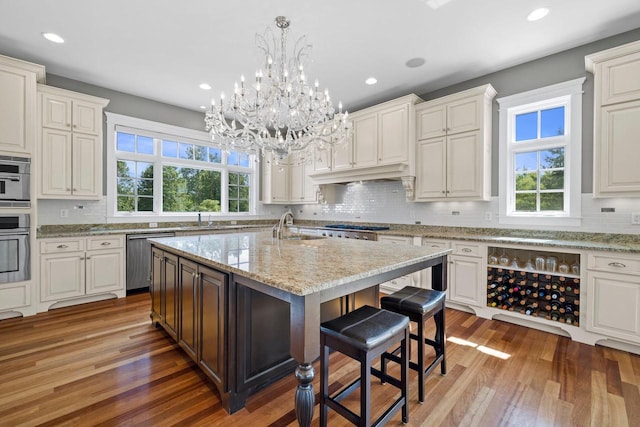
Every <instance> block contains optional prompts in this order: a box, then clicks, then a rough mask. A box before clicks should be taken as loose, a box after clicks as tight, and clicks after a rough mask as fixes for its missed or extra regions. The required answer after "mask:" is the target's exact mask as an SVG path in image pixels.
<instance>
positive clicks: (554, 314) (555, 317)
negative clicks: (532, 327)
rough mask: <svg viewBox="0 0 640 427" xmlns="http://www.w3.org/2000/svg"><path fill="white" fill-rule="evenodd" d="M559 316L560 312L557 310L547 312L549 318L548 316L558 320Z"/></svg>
mask: <svg viewBox="0 0 640 427" xmlns="http://www.w3.org/2000/svg"><path fill="white" fill-rule="evenodd" d="M560 317H561V316H560V312H559V311H552V312H551V313H550V314H549V318H550V319H551V320H555V321H559V320H560Z"/></svg>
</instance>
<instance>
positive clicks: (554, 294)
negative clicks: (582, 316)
mask: <svg viewBox="0 0 640 427" xmlns="http://www.w3.org/2000/svg"><path fill="white" fill-rule="evenodd" d="M550 296H551V299H552V300H557V301H559V300H560V299H561V298H562V293H560V291H559V290H552V291H551V294H550Z"/></svg>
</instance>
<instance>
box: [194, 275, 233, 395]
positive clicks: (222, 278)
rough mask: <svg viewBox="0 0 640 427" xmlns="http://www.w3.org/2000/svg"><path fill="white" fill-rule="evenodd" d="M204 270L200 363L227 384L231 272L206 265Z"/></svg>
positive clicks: (201, 278)
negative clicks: (227, 336) (227, 317)
mask: <svg viewBox="0 0 640 427" xmlns="http://www.w3.org/2000/svg"><path fill="white" fill-rule="evenodd" d="M199 269H200V270H199V272H200V279H199V285H200V304H199V313H200V319H199V325H200V352H199V356H198V365H200V367H201V368H202V370H203V371H204V372H205V373H206V374H207V376H209V378H211V379H212V380H213V381H215V382H217V383H218V384H220V385H221V386H222V388H224V387H225V384H226V372H225V357H226V356H225V354H226V348H225V345H226V333H225V331H226V325H225V318H226V312H227V302H226V301H227V275H226V274H223V273H220V272H218V271H215V270H211V269H209V268H206V267H202V266H200V267H199Z"/></svg>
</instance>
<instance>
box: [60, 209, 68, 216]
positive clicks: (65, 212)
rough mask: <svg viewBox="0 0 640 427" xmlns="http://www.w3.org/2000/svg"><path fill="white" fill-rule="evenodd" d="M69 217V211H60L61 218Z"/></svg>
mask: <svg viewBox="0 0 640 427" xmlns="http://www.w3.org/2000/svg"><path fill="white" fill-rule="evenodd" d="M68 216H69V209H60V218H66V217H68Z"/></svg>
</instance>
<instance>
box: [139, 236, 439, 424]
mask: <svg viewBox="0 0 640 427" xmlns="http://www.w3.org/2000/svg"><path fill="white" fill-rule="evenodd" d="M151 243H152V253H153V259H154V266H153V280H152V291H151V292H152V299H153V300H154V302H153V310H152V319H153V320H154V322H156V323H157V324H158V325H160V326H163V327H164V328H165V329H166V330H167V331H168V332H170V331H172V330H175V334H172V336H174V338H175V339H176V340H177V341H178V343H180V345H181V347H183V348H185V350H187V353H189V354H190V355H191V357H193V358H194V359H195V361H196V363H198V365H199V366H200V367H201V368H203V370H204V371H205V374H207V376H208V377H209V378H211V379H212V380H213V382H214V384H215V385H216V387H217V388H218V391H219V392H220V395H221V397H222V400H223V405H224V406H225V409H227V411H228V412H230V413H232V412H235V411H236V410H239V409H241V408H242V407H244V404H245V401H246V398H247V397H248V395H250V394H251V393H253V392H254V391H255V390H257V389H258V388H261V387H264V386H265V385H267V384H270V383H271V382H273V381H275V380H277V379H279V378H280V377H282V376H283V375H284V374H286V373H288V372H291V370H292V367H293V366H295V365H296V364H297V365H298V369H297V370H296V376H297V377H298V380H299V384H300V385H299V390H298V392H299V393H298V394H299V395H300V394H306V396H307V397H306V398H302V396H297V399H296V412H297V413H298V415H299V416H300V413H301V412H309V411H311V413H312V411H313V400H312V399H311V401H310V402H309V399H308V396H309V394H310V393H313V392H312V391H311V392H309V389H308V387H310V383H311V381H312V380H313V369H312V368H311V363H313V362H314V361H315V360H316V359H317V358H318V357H319V355H320V344H319V334H320V332H319V331H320V323H321V321H323V320H327V319H321V311H322V308H323V306H324V305H326V304H328V303H331V302H333V301H337V300H340V301H341V303H340V306H341V307H346V309H347V310H348V309H349V305H350V304H351V306H352V307H353V304H354V301H356V300H358V298H359V296H358V295H359V293H362V292H369V293H370V294H372V293H373V294H375V296H376V299H375V300H374V301H375V302H376V303H377V291H378V288H377V286H378V285H379V284H380V283H383V282H385V281H388V280H391V279H394V278H397V277H400V276H403V275H406V274H410V273H413V272H416V271H420V270H423V269H426V268H430V267H431V276H432V286H433V287H434V289H439V290H445V289H446V283H447V256H448V254H449V253H450V252H451V250H449V249H439V248H431V247H420V246H411V245H387V244H383V243H378V242H368V241H355V240H341V239H313V240H302V239H301V240H296V239H282V240H278V239H274V238H273V237H272V235H271V233H267V232H244V233H232V234H220V235H215V234H214V235H203V236H187V237H171V238H161V239H151ZM167 256H169V261H168V264H167V265H166V268H163V265H164V264H163V262H167ZM174 270H175V271H174ZM167 271H168V272H169V276H171V275H173V276H172V277H168V280H167ZM211 277H213V279H211ZM203 280H204V282H203ZM212 289H215V292H214V291H212ZM370 291H372V292H370ZM350 298H351V300H350ZM342 299H345V300H346V303H343V302H342ZM167 302H169V305H167ZM212 302H213V303H214V304H215V307H213V308H212V307H209V306H208V304H207V303H212ZM209 305H210V304H209ZM169 306H170V309H171V310H173V312H170V309H169V308H167V307H169ZM265 307H266V308H265ZM270 308H273V311H270ZM211 310H217V314H216V319H217V320H215V321H211V319H213V317H212V315H211ZM254 311H255V313H254ZM285 312H286V314H284V313H285ZM171 313H173V314H175V316H176V317H177V319H176V321H175V322H174V324H173V325H168V324H167V321H166V320H167V315H169V319H171V316H172V314H171ZM185 314H186V317H185V318H184V319H183V317H184V316H185ZM203 315H205V316H206V317H207V319H208V320H207V322H206V323H203V322H202V319H203ZM260 316H263V317H262V318H261V317H260ZM285 317H286V319H285ZM265 318H266V319H269V320H270V321H273V325H268V326H272V327H273V328H278V329H279V331H278V334H279V336H280V338H282V341H283V342H285V343H287V342H288V343H287V344H288V345H286V347H288V348H283V347H282V345H283V344H282V342H280V343H278V342H272V341H279V340H277V339H276V340H266V341H265V340H264V339H262V340H261V339H260V336H258V337H249V338H248V337H247V335H246V333H251V331H252V330H258V331H259V332H260V331H261V332H262V335H264V334H267V335H268V334H269V333H270V331H269V329H267V328H268V326H266V325H265V324H264V323H265V322H264V319H265ZM252 321H253V322H254V323H252ZM212 323H215V328H212V327H211V325H212ZM260 328H263V329H260ZM283 328H286V329H288V334H282V329H283ZM210 329H215V330H214V331H213V332H212V331H211V330H210ZM170 334H171V332H170ZM185 334H186V339H185V337H183V336H182V335H185ZM257 335H261V334H260V333H257ZM189 336H192V337H194V338H193V339H191V340H190V339H188V338H189ZM207 337H209V340H207ZM211 337H214V338H215V339H216V340H217V342H216V343H211V342H208V341H210V338H211ZM198 341H199V342H198ZM205 341H206V342H205ZM278 345H280V347H278ZM260 346H273V348H269V349H267V348H259V347H260ZM212 348H215V349H216V351H211V349H212ZM285 352H286V353H288V354H287V355H286V357H285V355H284V353H285ZM203 353H216V354H215V355H210V356H207V357H204V356H203ZM255 354H257V356H255ZM260 355H264V356H265V357H269V358H272V360H268V363H266V365H265V366H262V367H259V368H260V369H257V368H256V366H252V364H253V365H256V363H257V362H256V361H255V360H254V359H255V358H257V357H259V356H260ZM207 358H208V359H209V361H208V362H207V361H203V360H201V359H207ZM212 364H215V365H216V366H218V371H219V372H213V373H212V372H207V371H215V369H212V367H211V366H210V365H212ZM243 369H244V371H243ZM258 371H260V372H258ZM301 387H303V388H304V387H307V388H306V389H304V390H302V391H301V390H300V388H301ZM298 397H300V399H298ZM311 397H313V396H312V394H311ZM303 418H304V417H303ZM309 419H310V418H309Z"/></svg>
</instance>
